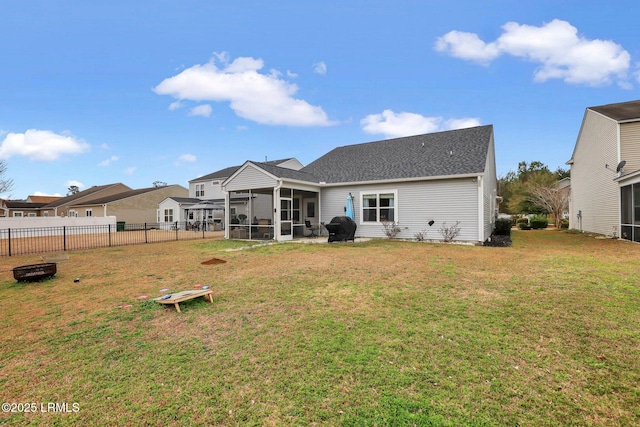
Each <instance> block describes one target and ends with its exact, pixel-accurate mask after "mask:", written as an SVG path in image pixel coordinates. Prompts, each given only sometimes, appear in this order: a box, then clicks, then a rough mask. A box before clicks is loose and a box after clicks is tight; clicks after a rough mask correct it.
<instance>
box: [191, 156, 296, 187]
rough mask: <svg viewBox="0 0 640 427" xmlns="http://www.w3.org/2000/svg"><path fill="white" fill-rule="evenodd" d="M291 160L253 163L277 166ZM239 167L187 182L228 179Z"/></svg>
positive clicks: (231, 167)
mask: <svg viewBox="0 0 640 427" xmlns="http://www.w3.org/2000/svg"><path fill="white" fill-rule="evenodd" d="M292 158H293V157H289V158H287V159H279V160H269V161H268V162H254V163H260V164H263V165H279V164H280V163H284V162H286V161H288V160H291V159H292ZM240 166H242V165H240ZM240 166H229V167H228V168H224V169H220V170H219V171H215V172H211V173H210V174H207V175H203V176H201V177H198V178H195V179H192V180H190V181H189V182H199V181H210V180H212V179H222V178H229V177H230V176H231V175H233V174H234V172H235V171H237V170H238V169H240Z"/></svg>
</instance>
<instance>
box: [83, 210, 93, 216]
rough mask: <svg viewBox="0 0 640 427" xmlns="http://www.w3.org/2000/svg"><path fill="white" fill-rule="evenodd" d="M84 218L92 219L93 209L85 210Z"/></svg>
mask: <svg viewBox="0 0 640 427" xmlns="http://www.w3.org/2000/svg"><path fill="white" fill-rule="evenodd" d="M84 216H89V217H92V216H93V209H85V211H84Z"/></svg>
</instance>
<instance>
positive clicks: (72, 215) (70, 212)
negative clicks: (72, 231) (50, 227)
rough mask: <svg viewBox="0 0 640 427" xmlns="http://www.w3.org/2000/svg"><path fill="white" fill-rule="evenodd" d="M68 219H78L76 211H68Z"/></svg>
mask: <svg viewBox="0 0 640 427" xmlns="http://www.w3.org/2000/svg"><path fill="white" fill-rule="evenodd" d="M69 218H78V211H76V210H75V209H69Z"/></svg>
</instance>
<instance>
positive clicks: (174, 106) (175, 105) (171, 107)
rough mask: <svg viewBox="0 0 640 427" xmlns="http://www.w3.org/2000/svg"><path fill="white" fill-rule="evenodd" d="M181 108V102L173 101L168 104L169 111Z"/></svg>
mask: <svg viewBox="0 0 640 427" xmlns="http://www.w3.org/2000/svg"><path fill="white" fill-rule="evenodd" d="M182 107H183V105H182V102H180V101H174V102H172V103H171V104H169V111H175V110H177V109H179V108H182Z"/></svg>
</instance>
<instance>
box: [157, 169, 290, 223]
mask: <svg viewBox="0 0 640 427" xmlns="http://www.w3.org/2000/svg"><path fill="white" fill-rule="evenodd" d="M264 164H266V165H268V166H278V167H280V168H284V169H287V170H298V169H300V168H302V164H301V163H300V162H299V161H298V160H297V159H295V158H286V159H278V160H270V161H266V162H264ZM240 167H241V166H230V167H227V168H224V169H220V170H218V171H215V172H212V173H210V174H207V175H203V176H200V177H198V178H195V179H192V180H190V181H189V197H188V198H169V199H167V200H164V201H163V202H162V203H161V204H160V206H159V215H160V216H161V217H162V218H165V219H167V218H173V220H171V221H165V222H172V221H177V222H183V221H185V222H187V223H194V224H200V223H202V222H206V223H207V224H208V225H214V224H219V226H220V228H223V229H224V228H226V224H227V223H237V224H240V223H242V224H245V225H246V224H249V223H250V222H251V221H252V218H254V217H256V218H257V217H258V216H260V217H263V216H266V215H269V214H271V207H270V206H269V201H268V200H264V201H261V199H262V198H263V196H262V195H260V194H256V193H254V194H249V193H248V192H242V191H240V192H232V193H231V194H229V205H228V206H226V207H225V192H224V190H223V188H222V183H223V182H224V181H225V180H226V179H227V178H229V177H230V176H231V175H233V174H234V173H235V172H236V171H237V170H238V169H240ZM260 209H267V212H262V211H261V210H260ZM225 212H228V219H227V218H226V216H227V215H225Z"/></svg>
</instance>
